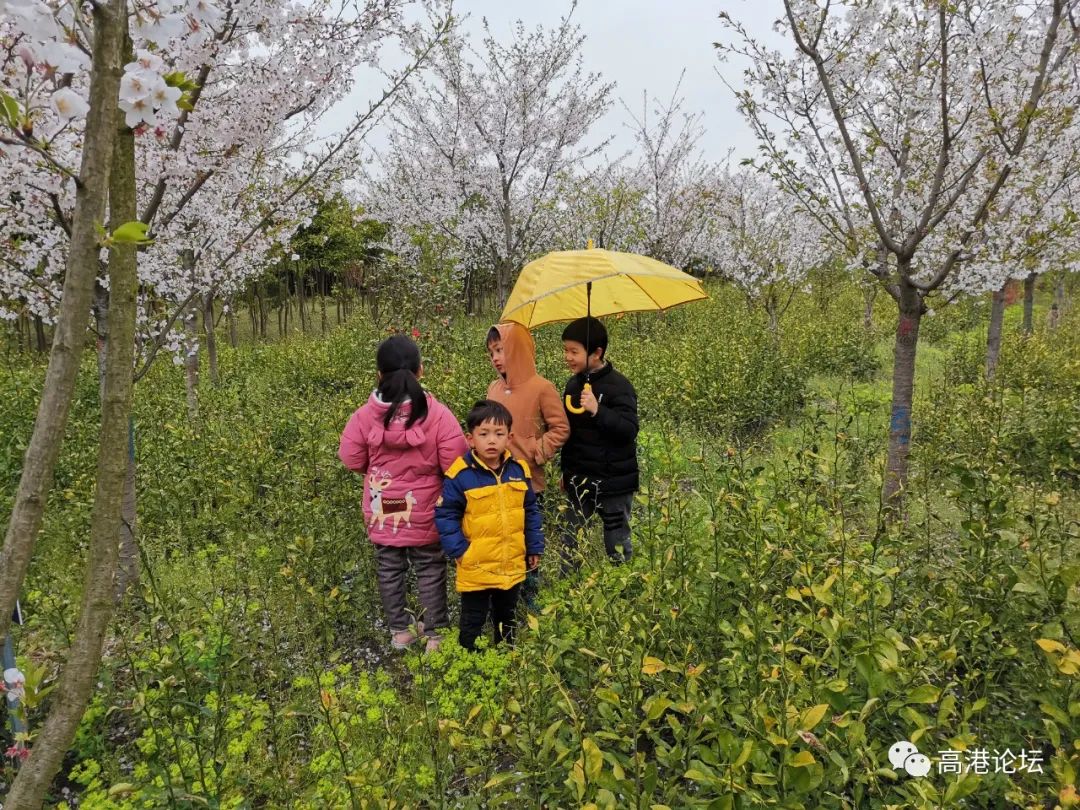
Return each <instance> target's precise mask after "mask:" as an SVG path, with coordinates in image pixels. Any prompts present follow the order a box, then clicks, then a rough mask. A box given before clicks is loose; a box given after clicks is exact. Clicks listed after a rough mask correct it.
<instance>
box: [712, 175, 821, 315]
mask: <svg viewBox="0 0 1080 810" xmlns="http://www.w3.org/2000/svg"><path fill="white" fill-rule="evenodd" d="M715 199H716V203H717V204H716V206H715V207H714V208H713V216H712V227H711V229H710V232H711V233H712V235H713V238H712V247H711V251H710V254H711V261H712V265H713V267H714V268H715V269H716V271H717V272H719V273H720V274H721V275H723V276H724V277H725V278H727V279H728V280H730V281H731V282H732V283H733V284H735V286H737V287H738V288H739V289H740V290H742V291H743V293H744V294H745V295H746V297H747V299H748V301H750V302H751V303H755V304H760V305H761V306H762V307H763V308H764V309H765V312H766V313H767V314H768V316H769V328H770V329H771V330H772V332H773V333H774V334H775V333H776V331H777V330H778V329H779V324H780V318H781V317H782V316H783V314H784V312H785V311H787V308H788V307H789V306H790V305H791V301H792V300H793V299H794V297H795V293H796V292H797V291H798V290H799V288H800V287H801V286H802V284H803V281H804V280H805V278H806V274H807V273H808V272H809V271H810V270H812V269H813V268H814V267H816V266H820V265H821V264H823V263H824V261H825V258H824V255H825V254H824V253H823V247H822V242H823V239H822V235H821V233H820V231H819V229H818V227H817V223H816V222H815V221H814V219H813V218H812V217H811V216H809V215H808V214H807V213H806V210H805V208H804V207H803V205H802V204H801V203H800V202H798V200H796V199H795V198H794V197H792V196H791V195H789V194H787V193H785V192H784V191H782V190H780V189H779V188H777V186H776V185H775V184H774V183H772V181H771V180H770V179H769V177H768V176H767V175H763V174H762V173H760V172H757V171H753V170H750V169H742V170H739V171H737V172H733V173H727V174H725V175H724V176H723V182H722V184H721V185H720V187H719V189H718V190H717V192H716V196H715Z"/></svg>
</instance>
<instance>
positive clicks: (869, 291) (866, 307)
mask: <svg viewBox="0 0 1080 810" xmlns="http://www.w3.org/2000/svg"><path fill="white" fill-rule="evenodd" d="M878 289H879V287H878V285H877V284H867V285H866V286H865V287H863V314H862V325H863V329H866V330H867V331H869V330H871V329H873V328H874V299H875V298H877V294H878Z"/></svg>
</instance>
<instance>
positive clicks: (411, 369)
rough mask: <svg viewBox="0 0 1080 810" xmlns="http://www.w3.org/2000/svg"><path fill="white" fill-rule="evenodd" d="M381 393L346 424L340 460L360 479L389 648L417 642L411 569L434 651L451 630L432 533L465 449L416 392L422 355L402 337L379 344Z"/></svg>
mask: <svg viewBox="0 0 1080 810" xmlns="http://www.w3.org/2000/svg"><path fill="white" fill-rule="evenodd" d="M375 362H376V365H377V366H378V369H379V385H378V387H377V388H376V389H375V390H374V391H373V392H372V394H371V397H370V398H369V399H368V401H367V402H366V403H364V405H362V406H361V407H360V408H359V409H357V411H356V412H355V413H354V414H353V415H352V418H350V419H349V423H348V424H347V425H346V426H345V430H344V432H343V433H342V434H341V445H340V447H339V448H338V456H339V457H340V458H341V460H342V462H343V463H344V464H345V466H346V467H348V468H349V469H350V470H353V471H354V472H358V473H360V474H361V475H362V476H364V524H365V526H366V527H367V533H368V537H369V538H371V542H372V543H374V544H375V570H376V576H377V578H378V581H379V595H380V596H381V597H382V603H383V609H384V610H385V611H386V619H387V622H388V623H389V625H390V634H391V635H390V643H391V644H392V645H393V647H394V648H395V649H398V650H401V649H404V648H406V647H408V646H409V645H410V644H412V643H413V642H414V641H416V640H417V638H418V636H417V634H416V633H415V632H414V631H413V630H412V629H411V627H410V625H412V620H411V618H410V616H409V614H408V613H407V612H406V610H405V589H406V574H407V572H408V570H409V566H410V565H411V566H412V568H413V571H414V573H415V574H416V587H417V591H418V592H419V593H418V596H419V598H420V604H421V605H422V607H423V614H422V621H418V622H417V625H416V626H417V628H419V629H420V630H421V631H422V632H423V633H424V634H425V635H426V636H427V649H428V650H433V649H435V648H436V647H438V646H439V636H438V634H437V632H436V631H437V630H439V628H442V627H448V626H449V625H450V618H449V616H448V615H447V610H446V560H445V558H444V557H443V553H442V546H441V545H440V544H439V532H438V530H437V529H436V528H435V502H436V501H437V500H438V499H439V495H440V494H441V493H442V481H443V473H444V472H445V471H446V469H447V468H448V467H449V466H450V465H451V464H452V463H453V461H454V459H456V458H457V457H458V456H460V455H464V453H465V451H466V450H467V449H468V447H467V445H466V443H465V436H464V434H463V433H462V431H461V425H460V424H459V423H458V421H457V419H456V418H455V417H454V415H453V414H452V413H451V412H450V409H449V408H447V407H446V406H445V405H443V404H442V403H441V402H439V401H438V400H437V399H435V397H433V396H431V394H428V393H426V392H425V391H424V389H423V388H422V387H421V386H420V380H419V378H420V376H421V374H422V373H423V368H422V367H421V365H420V350H419V349H418V348H417V346H416V344H415V343H413V341H412V340H410V339H409V338H407V337H405V335H394V336H393V337H390V338H387V339H386V340H384V341H383V342H382V343H381V344H379V348H378V351H377V352H376V354H375Z"/></svg>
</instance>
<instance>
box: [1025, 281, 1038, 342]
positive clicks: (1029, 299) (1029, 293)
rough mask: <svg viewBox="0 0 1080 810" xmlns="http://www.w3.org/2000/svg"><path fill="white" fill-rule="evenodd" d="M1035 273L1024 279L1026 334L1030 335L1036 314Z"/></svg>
mask: <svg viewBox="0 0 1080 810" xmlns="http://www.w3.org/2000/svg"><path fill="white" fill-rule="evenodd" d="M1036 278H1037V276H1036V275H1035V274H1034V273H1028V274H1027V277H1026V278H1025V279H1024V326H1023V330H1024V334H1025V335H1030V334H1031V332H1032V329H1033V322H1032V318H1033V316H1034V314H1035V279H1036Z"/></svg>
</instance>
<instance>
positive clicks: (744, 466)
mask: <svg viewBox="0 0 1080 810" xmlns="http://www.w3.org/2000/svg"><path fill="white" fill-rule="evenodd" d="M711 291H712V293H713V299H712V300H711V301H709V302H704V303H701V304H695V305H691V306H687V307H684V308H682V309H679V310H675V311H673V312H671V313H668V314H667V315H665V316H662V317H661V316H652V315H642V316H627V317H625V318H622V319H617V320H614V321H612V322H611V327H612V340H611V357H612V359H613V360H614V361H615V363H616V365H617V366H618V367H619V368H620V370H622V371H623V372H624V373H625V374H626V375H627V376H628V377H629V378H630V380H631V381H632V382H633V383H634V384H635V386H636V387H637V389H638V392H639V397H640V409H641V421H642V425H643V428H642V433H641V437H640V452H641V462H642V468H643V480H644V485H643V487H642V491H641V492H640V493H639V495H638V498H637V503H636V513H635V538H634V539H635V546H636V548H637V550H638V554H637V557H636V559H635V560H634V562H633V563H632V564H631V565H627V566H622V567H618V568H612V567H609V566H608V565H607V564H606V563H605V562H604V561H603V560H602V559H601V557H602V554H601V547H600V546H601V544H600V542H599V538H598V537H594V538H593V542H592V544H591V547H590V549H589V552H588V553H587V555H586V559H585V560H584V561H583V566H582V569H581V572H580V574H578V575H575V576H571V577H565V578H564V577H561V576H560V575H559V573H558V567H557V565H556V564H555V559H554V557H555V555H553V554H549V555H548V556H547V558H546V559H545V561H544V575H545V586H544V588H543V590H542V592H541V596H540V600H539V602H540V604H539V608H538V610H537V611H536V612H535V613H533V614H532V615H530V616H529V617H528V619H527V621H526V624H525V627H524V629H523V632H522V634H521V638H520V641H519V643H518V645H517V647H516V649H515V650H514V651H513V652H505V651H495V650H488V651H485V652H484V653H482V654H481V655H478V656H470V655H466V654H464V653H463V652H462V651H461V650H460V649H459V648H458V647H457V645H456V644H455V643H452V642H451V643H447V644H445V645H443V648H442V649H441V650H440V651H439V652H437V653H434V654H431V655H427V656H424V655H420V654H419V653H415V652H407V653H404V654H397V653H391V652H390V651H389V650H388V644H387V633H386V630H385V628H384V627H383V625H382V623H381V609H380V607H379V602H378V596H377V591H376V588H375V583H374V574H373V561H372V552H371V547H370V544H369V542H368V541H367V539H366V537H365V536H364V534H363V531H362V528H361V524H360V521H359V520H358V516H359V514H360V497H361V482H360V480H359V478H358V477H355V476H353V475H352V474H350V473H349V472H348V471H346V470H344V469H343V468H342V467H341V466H340V463H339V462H338V460H337V458H336V454H335V451H336V447H337V438H338V435H339V432H340V430H341V427H342V426H343V425H344V423H345V420H346V419H347V417H348V415H349V413H350V412H351V411H352V410H353V409H354V408H355V407H357V405H359V404H360V403H361V402H362V401H363V400H364V398H365V397H366V396H367V394H368V392H369V390H370V388H371V386H372V382H373V356H374V347H375V345H376V344H377V342H378V340H379V339H380V338H381V337H383V336H384V335H385V331H384V330H383V329H381V328H376V327H375V326H373V325H372V324H371V323H370V322H369V321H367V320H366V319H365V318H364V317H363V315H362V314H354V316H353V317H352V318H351V319H350V320H349V321H348V322H347V323H346V324H344V325H342V326H340V327H337V328H335V329H334V330H333V331H331V332H330V333H328V334H327V335H325V336H320V337H317V338H316V337H290V338H289V339H288V340H285V341H282V342H278V343H273V344H270V343H252V342H243V343H242V345H241V347H240V348H239V349H236V350H233V349H229V348H227V347H226V348H221V349H220V350H219V352H220V355H221V356H220V362H221V383H220V385H218V386H211V385H210V384H209V383H208V381H206V380H204V381H203V384H202V387H201V390H200V393H199V396H200V402H199V418H198V420H197V421H195V422H192V421H189V419H188V416H187V406H186V402H185V390H184V380H183V369H182V368H179V367H173V366H169V365H166V364H159V365H158V366H157V367H155V368H154V369H152V371H151V373H150V374H149V376H148V377H147V378H145V379H144V380H143V381H141V382H140V383H139V384H138V386H137V390H136V417H135V424H136V446H137V459H138V469H139V473H138V475H139V486H138V492H139V508H138V517H139V523H138V534H139V538H140V545H141V549H142V557H143V559H142V563H143V571H142V578H141V581H140V584H139V586H138V589H137V591H136V592H134V593H132V594H130V595H129V597H128V599H127V600H126V601H125V603H124V605H123V606H122V608H121V610H120V613H119V615H118V617H117V619H116V620H115V621H114V623H113V629H112V633H111V634H110V637H109V639H108V641H107V646H106V660H105V666H104V668H103V671H102V673H101V676H100V686H99V689H98V691H97V693H96V695H95V697H94V700H93V702H92V704H91V707H90V709H89V711H88V712H87V714H86V716H85V718H84V720H83V723H82V726H81V728H80V731H79V734H78V737H77V740H76V745H75V747H74V749H73V751H72V752H71V753H70V755H69V757H68V759H67V761H66V763H65V766H64V769H63V779H62V780H59V781H58V782H57V784H56V785H55V786H54V790H53V792H52V801H54V802H65V801H66V802H67V803H68V805H69V806H75V805H76V803H77V804H78V805H79V806H81V807H83V808H136V807H139V808H142V807H185V808H186V807H206V806H210V807H234V808H240V807H295V808H308V807H310V808H316V807H320V808H321V807H418V806H419V807H434V806H448V807H497V806H507V807H521V806H533V807H541V806H546V807H571V806H588V805H591V806H595V807H627V806H633V807H665V806H666V807H716V808H726V807H757V806H762V805H771V806H776V807H787V808H798V807H805V808H812V807H837V808H839V807H848V808H856V807H868V806H874V807H887V806H893V807H1006V806H1022V807H1033V808H1034V807H1053V806H1055V805H1060V806H1062V807H1067V806H1070V802H1072V801H1073V800H1074V797H1075V796H1076V787H1075V785H1076V781H1077V776H1076V771H1077V768H1078V767H1080V652H1078V651H1077V646H1078V644H1077V641H1078V639H1080V594H1078V589H1077V583H1078V581H1080V555H1078V549H1080V544H1078V543H1077V542H1076V541H1077V536H1078V534H1080V523H1078V520H1080V495H1078V492H1077V485H1078V483H1080V476H1078V474H1077V470H1078V469H1080V406H1078V403H1080V359H1078V358H1080V329H1078V326H1080V320H1078V318H1077V314H1076V313H1075V312H1074V313H1072V314H1071V315H1069V316H1067V317H1066V319H1065V320H1064V322H1063V323H1062V324H1061V325H1060V326H1059V327H1058V328H1057V329H1056V330H1054V331H1053V332H1048V331H1046V330H1045V329H1044V328H1039V329H1037V331H1036V334H1035V335H1034V336H1032V337H1030V338H1026V339H1025V338H1023V337H1021V336H1020V335H1019V330H1018V329H1017V323H1016V321H1017V320H1018V317H1019V312H1018V309H1019V308H1018V307H1014V308H1012V309H1010V310H1009V312H1008V319H1009V320H1008V322H1007V327H1006V329H1007V338H1006V341H1005V344H1004V347H1003V351H1002V359H1001V365H1000V367H999V371H998V375H997V377H996V380H995V383H994V384H993V385H992V386H990V385H987V384H985V383H984V382H983V365H982V364H983V356H984V344H985V338H986V334H985V319H986V311H987V306H986V305H985V304H980V303H979V302H977V301H972V302H969V303H961V304H958V305H956V306H953V307H950V308H949V310H948V312H947V314H945V315H939V316H934V317H932V318H929V319H926V320H924V323H923V335H922V337H923V339H924V342H923V343H921V345H920V348H919V367H918V376H917V383H918V387H917V394H916V406H915V416H914V429H915V435H914V437H913V443H912V448H913V450H912V452H913V456H912V458H913V474H912V477H911V480H910V486H909V490H908V492H907V493H906V520H905V521H902V522H897V523H895V524H893V525H892V526H890V527H889V528H888V529H887V530H884V531H882V530H880V529H879V519H878V517H879V514H878V513H879V491H880V483H881V471H882V466H883V460H884V453H885V441H886V428H887V421H888V408H889V380H888V378H887V374H888V369H889V367H890V357H889V352H890V350H891V344H892V330H893V328H894V326H895V324H894V322H893V321H891V320H890V318H893V317H894V316H893V315H892V312H889V310H892V311H893V312H894V311H895V307H891V306H890V307H885V306H884V305H883V306H881V307H880V308H879V309H880V310H882V313H883V314H880V315H879V316H878V317H877V321H876V322H875V324H874V326H873V328H871V329H869V330H868V329H865V328H864V327H863V324H862V299H861V296H860V294H859V291H858V290H856V289H854V288H852V287H847V286H833V287H831V288H829V287H827V286H825V285H822V286H820V287H815V289H814V290H813V292H810V293H802V294H800V295H799V296H798V297H797V299H796V300H795V302H794V303H793V304H792V307H791V309H790V310H789V311H788V312H787V313H786V314H785V315H784V317H783V319H782V320H781V322H780V325H779V331H778V332H777V333H773V332H771V331H770V329H769V326H768V322H767V319H766V317H765V316H764V315H763V314H762V313H761V312H759V311H756V310H752V309H748V308H747V306H746V304H745V302H744V301H743V299H742V298H741V297H740V296H739V295H738V294H737V293H736V292H735V291H733V290H732V289H730V288H727V287H721V286H716V287H713V288H711ZM1038 314H1039V316H1040V317H1037V321H1038V322H1039V323H1043V322H1045V317H1044V314H1045V311H1043V312H1040V313H1038ZM490 320H491V317H490V316H487V317H484V316H471V317H467V316H462V315H456V316H453V317H451V318H450V321H449V325H448V326H444V325H443V324H442V323H441V322H440V321H439V320H434V319H433V320H432V321H431V323H417V324H411V323H410V324H398V325H397V326H399V327H400V328H403V329H411V328H413V326H416V327H417V328H418V329H419V330H420V331H421V336H420V339H419V342H420V344H421V347H422V350H423V353H424V357H425V367H426V372H427V374H426V377H425V382H426V383H427V385H428V386H429V388H430V389H431V390H432V391H433V392H434V393H435V394H436V395H437V396H438V397H439V398H440V399H442V400H443V401H445V402H446V403H447V404H448V405H450V407H451V408H452V409H453V410H454V411H455V413H457V414H459V415H461V414H463V413H464V412H465V411H466V410H467V408H468V406H469V405H470V404H471V403H472V401H473V400H475V399H476V398H477V397H478V396H480V395H482V393H483V391H484V390H485V389H486V385H487V381H488V380H489V379H490V376H491V370H490V367H489V365H488V362H487V359H486V356H485V352H484V341H483V339H484V335H485V333H486V330H487V328H488V326H489V325H490ZM537 342H538V345H539V347H540V357H539V361H540V363H539V365H540V371H541V373H543V374H545V376H548V377H549V378H550V379H553V380H555V381H556V383H557V384H561V382H562V381H563V380H564V379H565V371H564V370H563V368H562V363H561V351H560V345H559V342H558V327H546V328H544V329H542V330H540V331H539V333H538V341H537ZM7 358H8V359H7V364H6V368H5V369H4V374H5V376H6V377H7V378H8V382H7V384H6V385H5V389H4V394H3V407H2V408H0V482H2V484H0V485H2V489H0V498H2V504H3V508H4V509H5V510H6V509H7V508H8V507H9V506H10V502H11V499H12V498H13V496H14V491H15V487H16V486H17V482H18V476H19V469H20V463H21V457H22V452H23V450H24V449H25V442H26V440H27V437H28V436H29V435H30V430H31V426H32V419H33V414H34V408H35V405H36V401H37V394H38V392H39V390H40V387H41V383H42V377H43V368H42V367H41V365H39V364H36V363H31V362H29V361H27V360H26V359H25V358H24V357H21V356H16V355H13V354H12V353H10V352H9V353H8V355H7ZM97 419H98V401H97V377H96V372H95V368H94V363H93V359H92V358H91V357H89V356H88V357H87V361H86V364H85V367H84V370H83V373H82V375H81V377H80V381H79V388H78V394H77V401H76V403H75V406H74V410H73V415H72V419H71V422H70V425H69V428H68V433H67V436H66V439H65V446H64V452H63V456H62V460H61V465H60V468H59V470H58V474H57V484H56V486H55V487H54V490H53V493H52V496H51V498H50V503H49V508H48V512H47V520H46V524H45V528H44V531H43V533H42V537H41V540H40V542H39V545H38V551H37V554H36V557H35V560H34V564H33V568H32V570H31V576H30V579H29V581H28V584H27V588H26V591H25V594H24V600H23V601H24V607H25V608H26V612H27V616H28V624H27V625H26V626H25V627H23V628H20V629H18V630H17V633H18V646H19V650H20V653H21V656H22V658H21V661H22V665H23V669H24V671H25V672H26V673H27V675H28V685H27V686H28V703H29V704H30V721H31V726H32V727H33V726H34V724H35V721H36V720H38V719H40V718H41V717H42V716H43V715H44V711H45V709H46V708H47V703H48V694H47V692H46V691H45V690H47V688H48V685H49V683H50V681H51V679H52V678H53V676H54V675H55V672H56V670H57V668H58V665H59V663H60V662H61V661H62V659H63V656H64V651H65V648H66V645H67V644H68V641H69V638H70V633H71V626H72V621H73V615H74V611H75V608H76V606H77V604H78V597H79V591H80V588H81V583H80V580H79V572H80V571H81V569H82V566H81V559H82V555H83V553H84V550H85V538H86V535H87V530H88V524H89V514H90V504H91V498H92V492H93V471H94V463H95V452H96V431H97ZM552 500H555V501H557V499H552ZM547 522H548V527H549V543H550V544H552V545H553V544H554V542H556V537H557V526H558V522H559V513H558V508H557V504H553V505H552V508H551V509H550V512H549V514H548V515H547ZM898 741H910V742H911V743H912V744H913V745H914V746H916V747H917V748H918V750H919V751H920V752H922V753H923V754H925V755H927V756H928V757H929V758H930V760H931V769H930V772H929V773H928V774H927V775H925V776H922V777H919V776H913V775H911V773H910V772H909V770H908V769H905V767H904V766H903V763H900V764H899V765H898V764H897V763H895V762H890V757H889V751H890V748H891V747H892V746H893V745H894V743H896V742H898ZM5 747H6V746H5ZM1005 749H1009V751H1010V752H1011V753H1012V754H1013V755H1019V753H1020V752H1021V751H1022V752H1024V760H1023V762H1022V763H1021V762H1020V760H1019V759H1017V760H1016V762H1014V763H1013V767H1012V769H1011V770H1012V772H1006V771H1008V770H1009V769H1008V768H1005V769H1003V768H1001V763H1002V761H1003V760H1002V759H1001V755H1002V754H1003V752H1004V750H1005ZM979 752H985V755H986V760H985V766H984V765H983V764H982V760H983V756H982V754H980V753H979ZM994 752H997V754H998V756H997V758H994V757H993V754H994ZM954 754H955V757H954ZM953 758H956V759H957V760H958V761H959V762H960V763H961V767H960V768H959V771H960V772H959V773H955V772H949V771H951V770H952V768H943V767H942V766H943V765H945V764H948V763H949V762H951V761H952V759H953ZM1020 764H1023V765H1025V766H1026V767H1023V768H1021V767H1019V765H1020ZM1035 766H1037V768H1036V767H1035ZM11 767H12V766H11V765H10V764H9V765H8V766H7V770H6V771H4V772H2V776H3V780H4V781H10V777H11V775H12V773H11Z"/></svg>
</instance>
